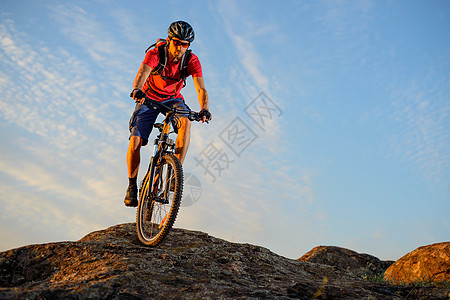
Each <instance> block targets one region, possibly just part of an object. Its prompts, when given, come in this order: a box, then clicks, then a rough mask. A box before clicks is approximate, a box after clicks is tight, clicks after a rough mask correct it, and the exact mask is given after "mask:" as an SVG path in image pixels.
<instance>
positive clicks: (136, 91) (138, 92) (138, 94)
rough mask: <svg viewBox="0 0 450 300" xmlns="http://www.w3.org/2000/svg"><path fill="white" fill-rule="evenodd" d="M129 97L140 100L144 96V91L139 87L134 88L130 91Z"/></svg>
mask: <svg viewBox="0 0 450 300" xmlns="http://www.w3.org/2000/svg"><path fill="white" fill-rule="evenodd" d="M130 97H131V98H133V99H134V100H140V99H142V98H144V97H145V93H144V92H143V91H141V90H140V89H134V90H132V91H131V93H130Z"/></svg>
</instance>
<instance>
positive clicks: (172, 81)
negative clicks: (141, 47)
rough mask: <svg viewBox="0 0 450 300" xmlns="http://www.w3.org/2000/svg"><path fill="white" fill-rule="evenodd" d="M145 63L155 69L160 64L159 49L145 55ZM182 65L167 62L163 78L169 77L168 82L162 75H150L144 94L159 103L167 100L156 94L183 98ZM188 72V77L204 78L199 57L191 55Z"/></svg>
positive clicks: (178, 62)
mask: <svg viewBox="0 0 450 300" xmlns="http://www.w3.org/2000/svg"><path fill="white" fill-rule="evenodd" d="M143 63H144V64H146V65H147V66H149V67H150V68H152V69H153V68H155V67H156V66H157V65H158V63H159V54H158V48H154V49H152V50H150V51H148V52H147V54H146V55H145V58H144V61H143ZM180 63H181V60H179V61H177V62H170V61H169V60H168V61H167V64H166V67H165V68H164V71H163V73H162V76H165V77H168V78H167V79H166V80H164V79H163V78H162V77H161V76H160V75H150V76H149V77H148V78H147V81H146V82H145V84H144V92H145V93H146V94H147V97H149V98H151V99H154V100H158V101H162V100H165V99H167V98H162V97H160V96H158V95H157V94H156V93H158V94H162V95H170V96H172V95H174V98H183V96H182V95H181V93H180V91H181V89H182V88H183V81H182V80H181V76H180ZM187 71H188V76H189V75H192V77H203V75H202V66H201V64H200V61H199V59H198V57H197V56H196V55H195V54H194V53H191V57H190V59H189V62H188V67H187ZM150 87H151V88H150ZM155 92H156V93H155Z"/></svg>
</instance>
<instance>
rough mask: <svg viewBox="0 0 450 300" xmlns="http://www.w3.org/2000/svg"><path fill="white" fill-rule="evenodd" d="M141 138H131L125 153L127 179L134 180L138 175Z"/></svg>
mask: <svg viewBox="0 0 450 300" xmlns="http://www.w3.org/2000/svg"><path fill="white" fill-rule="evenodd" d="M141 146H142V138H141V137H139V136H132V137H131V138H130V144H129V145H128V151H127V166H128V177H129V178H135V177H137V175H138V171H139V164H140V162H141Z"/></svg>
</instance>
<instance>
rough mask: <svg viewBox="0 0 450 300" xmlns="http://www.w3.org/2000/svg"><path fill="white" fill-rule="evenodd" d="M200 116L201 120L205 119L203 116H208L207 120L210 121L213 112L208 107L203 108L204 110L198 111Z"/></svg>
mask: <svg viewBox="0 0 450 300" xmlns="http://www.w3.org/2000/svg"><path fill="white" fill-rule="evenodd" d="M198 116H199V117H200V120H201V119H203V117H206V121H209V120H211V118H212V115H211V113H210V112H209V110H207V109H202V110H201V111H200V112H199V113H198Z"/></svg>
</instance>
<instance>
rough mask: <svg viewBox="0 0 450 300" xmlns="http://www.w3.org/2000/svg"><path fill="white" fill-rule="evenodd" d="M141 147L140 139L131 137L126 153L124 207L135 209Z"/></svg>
mask: <svg viewBox="0 0 450 300" xmlns="http://www.w3.org/2000/svg"><path fill="white" fill-rule="evenodd" d="M141 146H142V138H141V137H139V136H132V137H131V138H130V144H129V145H128V151H127V166H128V178H129V183H128V189H127V194H126V196H125V200H124V202H125V205H126V206H131V207H136V206H137V205H138V201H137V175H138V171H139V163H140V162H141V152H140V150H141Z"/></svg>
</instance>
